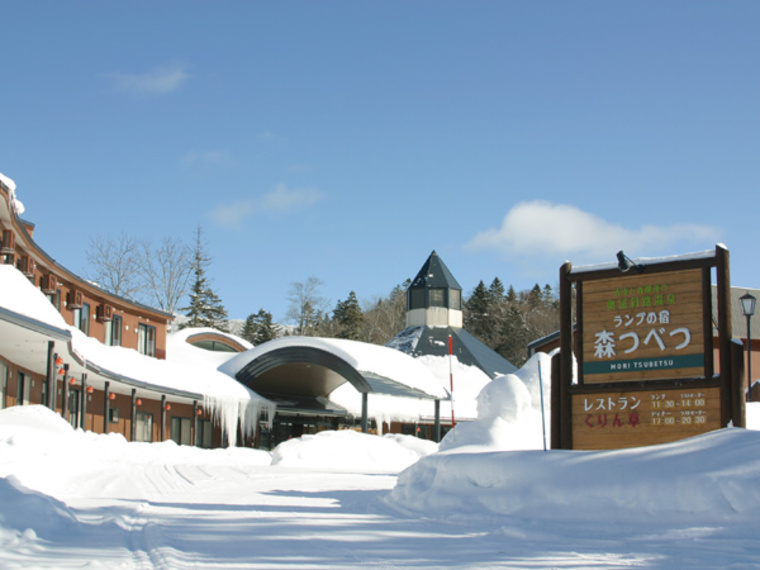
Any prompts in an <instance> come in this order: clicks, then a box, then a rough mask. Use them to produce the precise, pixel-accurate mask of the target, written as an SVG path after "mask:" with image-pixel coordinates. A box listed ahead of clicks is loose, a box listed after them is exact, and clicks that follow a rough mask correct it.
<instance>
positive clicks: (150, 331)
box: [47, 289, 156, 356]
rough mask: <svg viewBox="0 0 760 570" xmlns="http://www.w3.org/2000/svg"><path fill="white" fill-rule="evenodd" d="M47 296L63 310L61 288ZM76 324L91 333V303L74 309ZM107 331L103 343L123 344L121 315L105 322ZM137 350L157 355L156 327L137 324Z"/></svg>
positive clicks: (55, 305)
mask: <svg viewBox="0 0 760 570" xmlns="http://www.w3.org/2000/svg"><path fill="white" fill-rule="evenodd" d="M47 298H48V299H49V300H50V302H51V303H52V304H53V306H54V307H55V308H56V309H58V311H59V312H60V310H61V290H60V289H59V290H58V291H56V292H55V293H50V294H49V295H47ZM73 313H74V326H75V327H76V328H78V329H79V330H80V331H82V332H83V333H84V334H86V335H87V336H89V335H90V318H91V315H92V311H91V310H90V304H89V303H82V307H81V308H77V309H74V310H73ZM103 325H104V329H105V332H104V334H103V343H104V344H106V345H108V346H122V344H121V343H122V330H123V328H124V325H123V321H122V318H121V317H120V316H119V315H113V317H112V318H111V320H110V321H106V322H105V323H103ZM137 350H138V352H140V354H145V355H147V356H156V327H153V326H150V325H145V324H142V323H140V324H138V325H137Z"/></svg>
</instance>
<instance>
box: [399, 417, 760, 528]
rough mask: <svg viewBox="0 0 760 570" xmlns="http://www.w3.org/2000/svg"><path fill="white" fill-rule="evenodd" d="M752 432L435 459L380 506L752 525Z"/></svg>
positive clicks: (756, 502)
mask: <svg viewBox="0 0 760 570" xmlns="http://www.w3.org/2000/svg"><path fill="white" fill-rule="evenodd" d="M758 480H760V433H758V432H756V431H750V430H743V429H738V428H726V429H723V430H718V431H714V432H710V433H707V434H704V435H701V436H697V437H694V438H691V439H688V440H684V441H679V442H675V443H669V444H663V445H657V446H651V447H640V448H633V449H626V450H616V451H601V452H597V451H594V452H592V451H557V450H555V451H549V452H543V451H515V452H488V453H478V454H473V453H453V452H448V453H439V454H435V455H431V456H429V457H425V458H423V459H421V460H420V461H419V462H418V463H416V464H415V465H413V466H412V467H410V468H409V469H407V470H406V471H404V472H403V473H402V474H401V475H400V476H399V479H398V483H397V485H396V487H395V488H394V489H393V491H392V492H391V494H390V495H389V497H388V498H387V502H388V504H390V505H391V506H394V507H395V508H398V509H400V510H403V511H405V512H407V513H410V512H414V513H417V514H423V513H424V514H425V515H426V516H440V517H444V516H445V517H447V518H448V517H451V516H454V517H458V518H478V519H481V518H482V517H483V516H484V514H485V515H488V516H490V517H496V518H507V517H508V518H511V519H515V518H517V519H523V520H525V521H531V522H532V524H533V523H535V522H536V521H539V522H540V521H566V522H573V521H575V522H596V523H600V522H605V523H622V522H625V521H630V520H634V519H635V520H641V519H644V520H649V521H652V522H660V523H662V522H665V521H667V522H669V523H679V524H680V523H688V522H692V523H694V524H717V523H719V522H725V521H729V520H731V521H746V522H748V523H753V524H754V521H755V519H756V516H757V512H758V509H760V486H759V485H757V481H758Z"/></svg>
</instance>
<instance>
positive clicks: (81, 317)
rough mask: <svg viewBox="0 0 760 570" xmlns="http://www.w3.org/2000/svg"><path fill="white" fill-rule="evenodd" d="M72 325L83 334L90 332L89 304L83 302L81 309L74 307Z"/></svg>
mask: <svg viewBox="0 0 760 570" xmlns="http://www.w3.org/2000/svg"><path fill="white" fill-rule="evenodd" d="M74 326H75V327H76V328H78V329H79V330H80V331H82V332H83V333H84V334H89V332H90V305H89V303H83V304H82V308H81V309H74Z"/></svg>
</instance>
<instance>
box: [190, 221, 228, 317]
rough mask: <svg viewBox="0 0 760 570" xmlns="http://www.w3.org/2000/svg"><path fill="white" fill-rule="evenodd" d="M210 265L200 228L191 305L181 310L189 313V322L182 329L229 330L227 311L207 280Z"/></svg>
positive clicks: (197, 234)
mask: <svg viewBox="0 0 760 570" xmlns="http://www.w3.org/2000/svg"><path fill="white" fill-rule="evenodd" d="M210 264H211V258H210V257H209V256H208V255H207V254H206V250H205V245H204V243H203V231H202V230H201V228H200V226H199V227H198V229H197V232H196V241H195V252H194V255H193V275H194V281H193V286H192V288H191V291H190V304H189V306H187V307H185V308H184V309H181V310H183V311H187V313H186V315H187V318H188V320H187V322H186V323H184V324H183V325H182V328H184V327H210V328H214V329H218V330H221V331H226V330H227V310H226V309H225V308H224V305H223V304H222V301H221V299H219V297H218V296H217V294H216V293H215V292H214V291H213V290H212V289H211V286H210V284H209V282H208V279H207V278H206V268H207V267H208V266H209V265H210Z"/></svg>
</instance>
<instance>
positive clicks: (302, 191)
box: [259, 183, 324, 213]
mask: <svg viewBox="0 0 760 570" xmlns="http://www.w3.org/2000/svg"><path fill="white" fill-rule="evenodd" d="M323 197H324V196H323V195H322V193H321V192H320V191H319V190H317V189H316V188H309V187H307V188H288V187H287V186H286V185H285V184H282V183H280V184H277V185H276V186H275V187H274V188H272V190H271V191H270V192H269V193H268V194H266V195H264V196H263V197H262V199H261V201H260V204H259V205H260V207H261V209H262V210H264V211H267V212H273V213H287V212H292V211H295V210H302V209H304V208H308V207H309V206H311V205H313V204H316V203H317V202H319V201H320V200H322V198H323Z"/></svg>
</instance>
